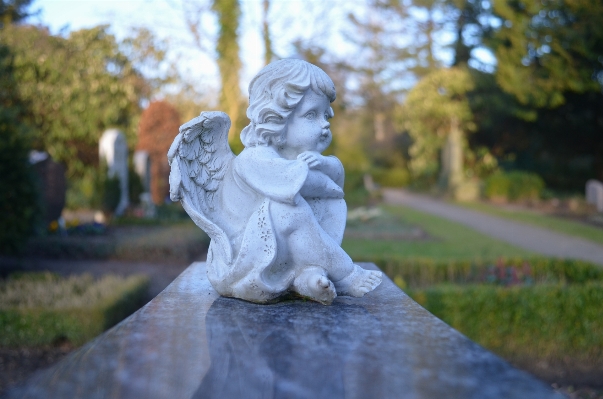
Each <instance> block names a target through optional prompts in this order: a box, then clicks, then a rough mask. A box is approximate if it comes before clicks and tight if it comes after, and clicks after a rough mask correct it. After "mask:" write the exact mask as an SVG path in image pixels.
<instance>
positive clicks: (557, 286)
mask: <svg viewBox="0 0 603 399" xmlns="http://www.w3.org/2000/svg"><path fill="white" fill-rule="evenodd" d="M372 261H373V262H375V263H376V264H377V265H379V266H380V267H381V268H382V270H383V271H384V272H385V273H386V274H387V275H389V276H390V277H391V278H392V279H393V280H394V282H395V283H396V284H397V285H398V286H399V287H400V288H402V289H404V290H405V291H406V292H407V293H408V294H409V296H411V297H412V298H413V299H414V300H415V301H417V302H418V303H419V304H420V305H422V306H423V307H425V308H426V309H427V310H428V311H430V312H431V313H433V314H434V315H435V316H437V317H438V318H440V319H442V320H443V321H444V322H446V323H447V324H449V325H450V326H452V327H453V328H455V329H457V330H458V331H460V332H461V333H463V334H465V335H466V336H467V337H469V338H470V339H472V340H474V341H475V342H477V343H479V344H480V345H482V346H484V347H486V348H488V349H489V350H492V351H493V352H495V353H497V354H499V355H500V356H502V357H504V358H506V359H507V360H509V361H511V362H512V363H515V364H522V365H523V366H524V367H526V368H527V369H528V370H530V371H532V372H534V373H536V374H539V373H540V365H542V364H543V362H544V363H545V364H551V365H556V366H555V367H560V368H561V369H563V370H568V373H569V371H572V373H573V370H576V369H580V370H582V371H585V370H586V372H587V373H590V375H592V376H594V377H584V376H579V375H578V377H577V378H587V379H588V378H591V380H592V381H590V380H589V381H590V383H592V382H593V381H595V380H597V379H598V380H599V381H600V378H601V376H603V307H602V304H603V268H601V267H600V266H596V265H593V264H590V263H587V262H582V261H574V260H563V259H552V258H540V257H538V258H531V259H498V260H492V261H485V260H482V261H480V260H476V261H474V262H459V261H453V262H434V261H431V260H427V259H406V258H401V257H398V258H396V257H388V256H384V257H382V258H379V259H373V260H372ZM545 374H546V373H545ZM545 374H543V375H542V377H543V378H545V377H547V375H545ZM566 374H567V373H566ZM569 374H571V373H569ZM569 374H568V378H574V377H575V376H574V377H570V376H569ZM574 374H575V373H574ZM578 374H580V373H579V372H578Z"/></svg>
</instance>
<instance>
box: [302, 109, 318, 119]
mask: <svg viewBox="0 0 603 399" xmlns="http://www.w3.org/2000/svg"><path fill="white" fill-rule="evenodd" d="M304 118H306V119H308V120H313V119H314V118H316V112H314V111H310V112H308V113H307V114H306V115H304Z"/></svg>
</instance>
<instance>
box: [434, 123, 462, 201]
mask: <svg viewBox="0 0 603 399" xmlns="http://www.w3.org/2000/svg"><path fill="white" fill-rule="evenodd" d="M441 168H442V169H441V172H440V186H441V187H442V188H443V189H444V190H448V191H451V190H454V188H455V187H456V186H458V185H459V184H461V183H462V181H463V132H462V131H461V129H460V127H459V123H458V120H456V119H453V120H452V121H451V127H450V132H449V133H448V137H447V139H446V143H445V144H444V148H443V149H442V167H441Z"/></svg>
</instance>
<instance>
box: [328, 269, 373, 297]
mask: <svg viewBox="0 0 603 399" xmlns="http://www.w3.org/2000/svg"><path fill="white" fill-rule="evenodd" d="M382 279H383V273H381V272H380V271H377V270H365V269H363V268H361V267H360V266H358V265H354V271H352V273H350V274H349V275H348V276H347V277H344V278H343V279H341V280H339V281H336V282H335V283H334V285H335V289H336V290H337V294H338V295H346V296H354V297H361V296H364V295H365V294H367V293H369V292H371V291H372V290H374V289H375V288H377V286H378V285H379V284H381V280H382Z"/></svg>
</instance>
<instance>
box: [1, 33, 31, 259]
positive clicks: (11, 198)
mask: <svg viewBox="0 0 603 399" xmlns="http://www.w3.org/2000/svg"><path fill="white" fill-rule="evenodd" d="M13 74H14V68H13V57H12V54H11V53H10V51H9V49H8V47H6V46H3V45H0V192H1V193H2V195H0V215H2V217H0V253H2V254H12V253H15V252H18V251H19V250H20V249H22V248H23V246H24V244H25V242H26V240H27V238H28V237H29V235H30V234H31V233H32V232H33V227H34V226H33V224H34V222H35V221H36V214H38V213H39V210H40V208H39V207H38V195H37V191H36V185H35V181H34V174H33V170H32V168H31V165H30V164H29V162H28V154H29V150H30V140H29V139H30V138H31V130H30V129H29V127H28V126H27V125H26V124H24V123H23V121H22V120H23V118H24V116H25V113H26V108H25V104H24V103H23V102H22V101H21V99H20V98H19V94H18V91H17V82H16V80H15V79H14V76H13Z"/></svg>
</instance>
